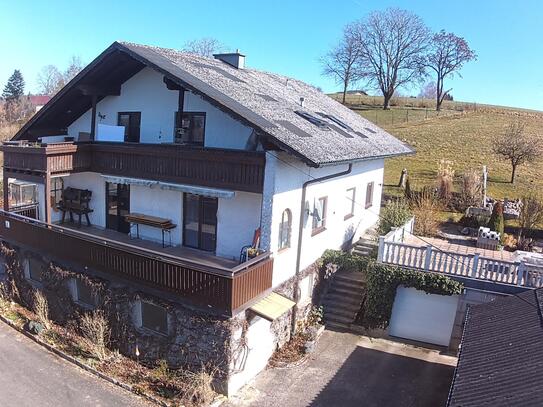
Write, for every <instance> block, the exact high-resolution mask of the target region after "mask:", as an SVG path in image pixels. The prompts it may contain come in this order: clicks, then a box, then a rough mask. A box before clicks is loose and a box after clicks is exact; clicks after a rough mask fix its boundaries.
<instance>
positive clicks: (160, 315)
mask: <svg viewBox="0 0 543 407" xmlns="http://www.w3.org/2000/svg"><path fill="white" fill-rule="evenodd" d="M139 311H140V317H141V320H140V327H141V328H145V329H149V330H151V331H153V332H156V333H159V334H162V335H167V334H168V312H167V311H166V308H164V307H161V306H159V305H155V304H152V303H150V302H147V301H140V302H139Z"/></svg>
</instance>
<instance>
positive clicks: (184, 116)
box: [174, 112, 206, 146]
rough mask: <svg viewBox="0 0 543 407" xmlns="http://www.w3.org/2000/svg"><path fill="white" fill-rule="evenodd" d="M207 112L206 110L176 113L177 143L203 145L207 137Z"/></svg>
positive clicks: (175, 139) (175, 138)
mask: <svg viewBox="0 0 543 407" xmlns="http://www.w3.org/2000/svg"><path fill="white" fill-rule="evenodd" d="M205 127H206V114H205V113H204V112H182V113H181V114H180V113H179V112H176V113H175V134H174V141H175V142H176V143H182V144H191V145H195V146H203V145H204V139H205Z"/></svg>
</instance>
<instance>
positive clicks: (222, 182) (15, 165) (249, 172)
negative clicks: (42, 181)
mask: <svg viewBox="0 0 543 407" xmlns="http://www.w3.org/2000/svg"><path fill="white" fill-rule="evenodd" d="M0 151H2V152H3V153H4V170H5V171H6V172H7V173H9V174H10V175H12V174H14V173H27V174H32V175H43V174H46V173H49V174H50V175H55V174H64V173H70V172H81V171H92V172H98V173H102V174H107V175H119V176H124V177H133V178H141V179H150V180H156V181H164V182H172V183H180V184H190V185H200V186H205V187H212V188H226V189H233V190H237V191H245V192H255V193H261V192H262V187H263V183H264V166H265V155H264V153H263V152H253V151H239V150H226V149H207V148H204V149H197V148H190V147H186V146H181V145H175V144H143V143H100V142H93V143H56V144H48V145H40V144H26V145H25V144H22V143H11V142H10V143H4V144H3V145H2V146H0Z"/></svg>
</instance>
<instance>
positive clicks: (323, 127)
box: [294, 110, 330, 130]
mask: <svg viewBox="0 0 543 407" xmlns="http://www.w3.org/2000/svg"><path fill="white" fill-rule="evenodd" d="M294 113H296V114H297V115H298V116H300V117H303V118H304V119H305V120H307V121H308V122H310V123H311V124H314V125H315V126H317V127H318V128H319V129H321V130H330V128H329V127H328V123H326V122H325V121H324V120H321V119H319V118H318V117H316V116H313V115H312V114H309V113H307V112H302V111H300V110H296V111H295V112H294Z"/></svg>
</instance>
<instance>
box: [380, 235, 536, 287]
mask: <svg viewBox="0 0 543 407" xmlns="http://www.w3.org/2000/svg"><path fill="white" fill-rule="evenodd" d="M377 259H378V261H379V262H380V263H384V264H392V265H396V266H401V267H406V268H410V269H414V270H420V271H430V272H436V273H443V274H446V275H450V276H457V277H464V278H472V279H477V280H485V281H491V282H495V283H502V284H510V285H518V286H523V287H531V288H539V287H543V269H541V268H539V267H531V266H528V265H526V264H524V263H522V262H510V261H504V260H496V259H492V258H489V257H483V256H480V255H479V254H459V253H455V252H451V251H445V250H440V249H437V248H435V247H432V246H415V245H411V244H407V243H402V242H394V241H387V240H386V239H385V237H384V236H382V237H380V239H379V252H378V258H377Z"/></svg>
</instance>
